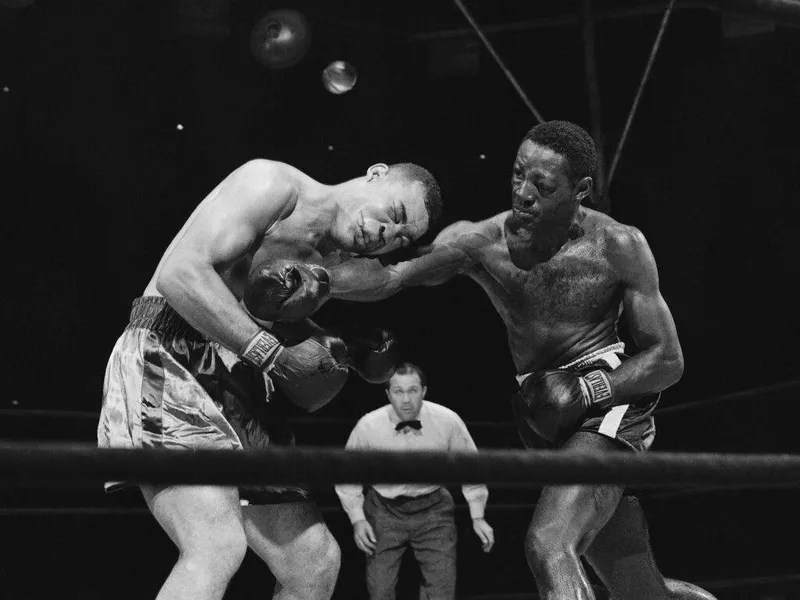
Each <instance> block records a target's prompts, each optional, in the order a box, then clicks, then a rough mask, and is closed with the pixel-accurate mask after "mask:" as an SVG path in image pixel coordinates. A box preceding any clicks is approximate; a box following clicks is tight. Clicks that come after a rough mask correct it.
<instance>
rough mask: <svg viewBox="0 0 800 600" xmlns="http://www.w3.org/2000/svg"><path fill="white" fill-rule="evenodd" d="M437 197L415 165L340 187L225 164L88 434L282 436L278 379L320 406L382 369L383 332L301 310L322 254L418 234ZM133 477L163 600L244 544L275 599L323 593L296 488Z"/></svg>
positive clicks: (325, 582)
mask: <svg viewBox="0 0 800 600" xmlns="http://www.w3.org/2000/svg"><path fill="white" fill-rule="evenodd" d="M440 202H441V200H440V194H439V189H438V186H437V184H436V182H435V180H434V179H433V177H432V176H431V175H430V173H428V172H427V171H426V170H425V169H423V168H421V167H419V166H417V165H413V164H410V163H402V164H397V165H391V166H388V165H386V164H377V165H373V166H372V167H370V169H369V170H368V171H367V175H366V176H365V177H361V178H357V179H352V180H350V181H345V182H343V183H340V184H337V185H323V184H321V183H319V182H317V181H315V180H313V179H312V178H311V177H309V176H308V175H306V174H304V173H302V172H300V171H299V170H297V169H295V168H294V167H291V166H289V165H286V164H283V163H278V162H272V161H267V160H254V161H250V162H248V163H246V164H245V165H243V166H241V167H240V168H238V169H236V170H235V171H234V172H233V173H231V174H230V175H229V176H228V177H226V178H225V179H224V180H223V181H222V182H221V183H220V184H219V185H218V186H217V187H216V188H215V189H214V190H213V191H212V192H211V193H210V194H209V195H208V196H207V197H206V198H205V199H204V200H203V201H202V202H201V203H200V205H199V206H198V207H197V208H196V209H195V211H194V212H193V214H192V215H191V216H190V217H189V219H188V221H187V222H186V224H185V225H184V226H183V228H182V229H181V230H180V232H179V233H178V235H177V236H176V237H175V238H174V240H173V241H172V243H171V244H170V246H169V247H168V248H167V250H166V252H165V253H164V255H163V257H162V259H161V261H160V263H159V265H158V267H157V269H156V271H155V273H154V274H153V276H152V278H151V280H150V282H149V283H148V284H147V286H146V287H145V289H144V293H143V295H142V297H141V298H138V299H137V300H135V301H134V303H133V309H132V312H131V317H130V322H129V324H128V326H127V327H126V329H125V331H124V332H123V334H122V335H121V336H120V338H119V340H118V341H117V343H116V345H115V347H114V349H113V351H112V353H111V357H110V359H109V361H108V366H107V369H106V377H105V384H104V393H103V408H102V412H101V416H100V423H99V425H98V443H99V445H100V446H101V447H105V448H170V449H176V450H193V449H198V448H219V449H242V448H263V447H264V446H266V445H269V444H291V443H292V442H293V439H294V438H293V435H292V432H291V431H290V430H289V428H288V427H287V426H286V424H285V422H284V421H283V419H282V418H281V414H280V413H281V411H280V407H279V406H276V404H277V403H276V402H275V398H274V395H273V393H272V392H273V386H275V387H277V388H279V389H280V390H282V392H283V393H284V394H285V396H286V397H288V398H289V399H290V400H291V401H292V402H295V403H296V404H298V405H299V406H301V407H302V408H305V409H307V410H315V409H317V408H319V407H320V406H322V405H324V404H325V402H327V401H328V400H330V399H331V398H332V397H333V396H335V395H336V393H337V392H338V391H339V390H340V389H341V387H342V385H344V381H345V379H346V377H347V374H348V372H349V370H351V369H352V370H356V371H357V372H358V373H359V374H361V375H362V376H363V377H364V378H365V379H367V380H369V381H374V382H380V381H385V380H388V378H389V377H390V376H391V374H392V372H393V368H394V357H393V354H392V351H393V345H394V342H393V339H392V338H391V336H390V335H389V334H387V333H385V332H377V334H376V335H372V336H363V335H362V336H361V337H359V338H354V337H350V338H349V339H348V338H345V339H342V337H337V336H334V335H331V334H330V332H328V331H326V330H324V329H322V328H320V327H319V326H317V325H316V324H315V323H313V322H312V321H310V320H309V319H308V317H309V316H310V315H311V314H313V312H314V311H315V310H316V309H317V308H318V307H319V306H320V305H321V304H322V303H323V302H324V301H325V300H326V298H327V291H328V276H327V273H326V271H325V269H324V268H322V267H319V266H317V265H318V264H319V263H321V262H323V261H324V260H325V257H330V256H331V255H335V254H343V255H346V254H349V253H357V254H359V255H364V254H366V255H370V254H380V253H384V252H389V251H391V250H394V249H396V248H399V247H401V246H404V245H408V244H410V243H412V242H414V241H415V240H416V239H417V238H419V236H421V235H422V234H423V233H425V231H426V230H427V228H428V226H429V224H430V223H431V222H433V220H434V219H435V218H436V216H437V214H438V212H439V210H440ZM343 337H344V336H343ZM141 490H142V493H143V494H144V497H145V500H146V502H147V506H148V508H149V509H150V511H151V512H152V513H153V515H154V516H155V518H156V519H157V521H158V522H159V524H160V525H161V526H162V528H163V529H164V531H165V532H166V533H167V534H168V535H169V537H170V538H171V539H172V541H173V542H174V543H175V544H176V546H177V547H178V550H179V557H178V561H177V563H176V564H175V566H174V567H173V569H172V571H171V573H170V575H169V577H168V578H167V580H166V582H165V583H164V585H163V586H162V588H161V590H160V592H159V594H158V598H159V600H167V599H169V600H172V599H181V598H187V599H189V598H191V599H192V600H207V599H220V598H222V597H223V594H224V593H225V589H226V587H227V585H228V583H229V581H230V579H231V577H232V576H233V574H234V573H235V572H236V570H237V569H238V567H239V565H240V564H241V561H242V560H243V558H244V554H245V551H246V549H247V547H248V546H249V547H250V548H251V549H252V550H253V551H254V552H255V553H256V554H257V555H258V556H259V557H260V558H262V559H263V560H264V561H265V562H266V564H267V565H268V566H269V568H270V570H271V571H272V572H273V574H274V575H275V578H276V580H277V584H276V588H275V595H274V597H275V598H281V599H290V598H304V599H317V598H329V597H330V596H331V594H332V593H333V589H334V585H335V583H336V577H337V574H338V568H339V547H338V545H337V544H336V541H335V540H334V539H333V537H332V535H331V534H330V532H329V531H328V529H327V527H326V526H325V524H324V523H323V521H322V520H321V518H320V516H319V513H318V511H317V510H316V508H315V507H314V505H313V504H312V503H311V502H308V501H307V500H308V494H307V492H306V491H305V490H304V489H302V488H300V487H296V486H284V487H274V486H256V487H248V488H242V489H239V488H236V487H221V486H186V485H165V486H152V485H143V486H141ZM246 503H249V505H248V506H241V504H246Z"/></svg>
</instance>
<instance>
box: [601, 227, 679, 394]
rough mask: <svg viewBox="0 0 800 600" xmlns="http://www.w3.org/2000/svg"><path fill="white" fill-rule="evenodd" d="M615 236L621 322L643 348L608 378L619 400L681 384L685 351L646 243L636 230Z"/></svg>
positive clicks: (614, 253) (622, 230) (621, 229)
mask: <svg viewBox="0 0 800 600" xmlns="http://www.w3.org/2000/svg"><path fill="white" fill-rule="evenodd" d="M613 237H614V239H613V241H612V244H613V247H614V251H613V258H612V260H613V262H614V264H615V265H616V266H617V268H618V269H619V270H620V273H621V275H622V283H623V286H624V296H623V318H625V319H627V322H628V324H629V325H630V331H631V335H632V336H633V339H634V341H635V342H636V344H637V346H639V348H640V349H641V351H640V352H639V354H637V355H635V356H633V357H632V358H630V359H629V360H626V361H625V362H623V363H622V365H621V366H620V367H619V368H618V369H616V370H615V371H613V372H612V373H610V378H611V382H612V384H613V386H614V395H615V397H616V398H618V399H621V398H624V397H626V396H639V395H644V394H650V393H655V392H660V391H661V390H664V389H666V388H668V387H669V386H671V385H674V384H675V383H677V382H678V380H679V379H680V378H681V376H682V375H683V351H682V350H681V345H680V342H679V341H678V333H677V331H676V329H675V321H674V320H673V318H672V313H671V312H670V310H669V307H668V306H667V303H666V301H665V300H664V298H663V296H662V295H661V291H660V289H659V283H658V269H657V267H656V261H655V259H654V258H653V254H652V252H651V251H650V247H649V245H648V244H647V240H645V238H644V236H643V235H642V233H641V232H640V231H638V230H637V229H635V228H633V227H624V228H620V230H619V231H618V232H616V234H614V236H613Z"/></svg>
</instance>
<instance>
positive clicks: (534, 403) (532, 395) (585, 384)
mask: <svg viewBox="0 0 800 600" xmlns="http://www.w3.org/2000/svg"><path fill="white" fill-rule="evenodd" d="M520 394H521V398H522V401H523V402H524V404H525V407H526V408H527V410H528V419H527V421H528V423H529V424H530V425H531V428H532V429H533V430H534V431H535V432H536V433H537V434H538V435H539V436H541V437H542V438H544V439H545V440H547V441H548V442H560V441H563V440H564V439H566V438H567V437H568V436H569V435H570V434H572V433H574V432H575V430H576V429H577V428H578V426H579V425H580V422H581V420H582V419H583V417H584V415H585V414H586V412H587V411H588V410H589V409H590V408H592V407H595V406H599V407H606V406H609V405H610V404H611V402H612V401H613V399H614V390H613V387H612V386H611V380H610V379H609V378H608V374H607V373H606V372H605V371H603V370H600V369H597V370H594V371H589V372H588V373H585V374H584V375H579V374H577V373H571V372H570V371H561V370H559V371H543V372H541V373H536V374H534V375H531V376H530V377H528V378H527V379H526V380H525V381H523V382H522V389H521V390H520Z"/></svg>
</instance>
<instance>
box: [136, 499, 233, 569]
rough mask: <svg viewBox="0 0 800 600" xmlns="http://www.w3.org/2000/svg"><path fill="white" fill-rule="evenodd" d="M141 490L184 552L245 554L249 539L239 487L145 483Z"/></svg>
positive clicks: (159, 520)
mask: <svg viewBox="0 0 800 600" xmlns="http://www.w3.org/2000/svg"><path fill="white" fill-rule="evenodd" d="M141 490H142V495H143V496H144V499H145V502H146V503H147V507H148V508H149V509H150V512H151V513H152V514H153V516H154V517H155V518H156V520H157V521H158V523H159V524H160V525H161V527H162V528H163V529H164V531H165V532H166V533H167V535H168V536H169V537H170V539H171V540H172V541H173V542H174V543H175V545H176V546H177V547H178V549H179V550H180V551H181V553H182V554H189V555H191V554H197V553H214V554H216V553H224V552H229V553H231V554H232V555H234V556H233V557H232V558H236V557H237V556H238V557H239V558H241V556H243V555H244V551H245V550H246V540H245V535H244V530H243V527H242V514H241V508H240V506H239V492H238V490H237V489H236V488H234V487H216V486H199V485H198V486H189V485H171V486H146V485H143V486H141Z"/></svg>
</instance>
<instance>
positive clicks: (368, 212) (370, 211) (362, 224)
mask: <svg viewBox="0 0 800 600" xmlns="http://www.w3.org/2000/svg"><path fill="white" fill-rule="evenodd" d="M343 209H344V217H345V218H344V219H343V221H344V222H343V223H342V224H341V225H342V226H341V227H340V229H342V230H343V231H342V233H341V238H342V242H343V244H344V245H346V246H347V249H348V250H349V251H351V252H354V253H356V254H385V253H387V252H391V251H392V250H397V249H398V248H401V247H405V246H408V245H409V244H412V243H414V242H415V241H416V240H417V239H419V238H420V237H421V236H422V235H423V234H424V233H425V232H426V231H427V229H428V210H427V209H426V208H425V197H424V193H423V187H422V184H420V183H418V182H413V183H409V182H407V181H405V180H403V179H401V178H394V177H385V178H381V179H380V180H376V181H372V182H368V183H367V184H366V185H363V186H358V187H354V191H353V194H352V196H351V197H350V198H349V199H348V200H347V201H346V203H345V206H343Z"/></svg>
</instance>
